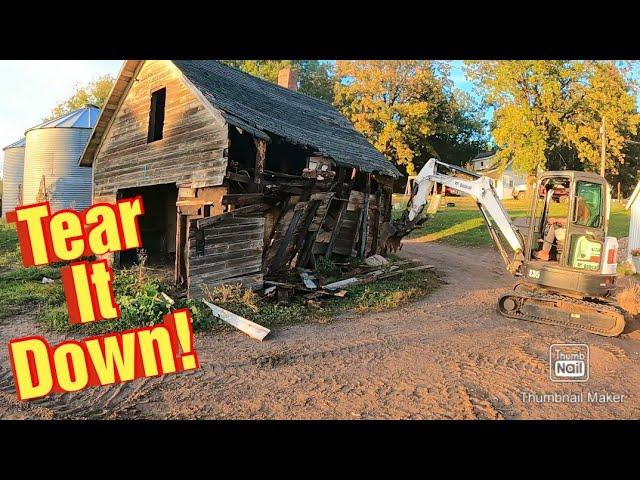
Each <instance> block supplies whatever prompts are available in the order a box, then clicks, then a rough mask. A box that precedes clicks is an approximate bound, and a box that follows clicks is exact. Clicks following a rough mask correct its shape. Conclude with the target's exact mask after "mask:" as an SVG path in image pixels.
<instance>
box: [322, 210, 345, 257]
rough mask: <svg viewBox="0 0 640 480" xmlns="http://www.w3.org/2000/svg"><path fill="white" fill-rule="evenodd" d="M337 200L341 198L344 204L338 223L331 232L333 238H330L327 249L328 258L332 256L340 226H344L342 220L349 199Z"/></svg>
mask: <svg viewBox="0 0 640 480" xmlns="http://www.w3.org/2000/svg"><path fill="white" fill-rule="evenodd" d="M337 200H340V201H341V202H342V205H341V206H340V212H339V213H338V219H337V220H336V224H335V226H334V227H333V231H332V232H331V238H330V239H329V244H328V245H327V250H326V251H325V253H324V254H325V256H326V257H327V258H331V252H332V251H333V247H334V245H335V244H336V240H337V238H338V236H339V232H340V227H342V221H343V220H344V212H345V211H346V210H347V203H348V200H346V199H337Z"/></svg>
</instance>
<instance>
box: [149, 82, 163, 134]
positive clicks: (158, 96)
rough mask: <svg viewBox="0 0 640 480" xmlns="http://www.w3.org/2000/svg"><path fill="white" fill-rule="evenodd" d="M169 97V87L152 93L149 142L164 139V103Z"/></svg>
mask: <svg viewBox="0 0 640 480" xmlns="http://www.w3.org/2000/svg"><path fill="white" fill-rule="evenodd" d="M166 98H167V89H166V88H162V89H160V90H156V91H155V92H153V93H152V94H151V107H150V108H149V132H148V133H147V143H151V142H155V141H156V140H161V139H162V130H163V128H164V105H165V100H166Z"/></svg>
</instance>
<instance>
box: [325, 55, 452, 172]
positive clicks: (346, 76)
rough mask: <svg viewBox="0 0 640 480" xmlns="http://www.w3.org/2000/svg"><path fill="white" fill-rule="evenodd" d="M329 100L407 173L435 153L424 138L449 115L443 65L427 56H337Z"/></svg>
mask: <svg viewBox="0 0 640 480" xmlns="http://www.w3.org/2000/svg"><path fill="white" fill-rule="evenodd" d="M335 71H336V84H335V87H334V97H335V99H334V103H335V105H336V106H337V107H338V108H339V109H340V110H341V111H342V113H343V114H344V115H345V116H346V117H347V118H349V119H350V120H351V122H352V123H353V124H354V126H355V128H356V129H357V130H359V131H360V132H362V133H363V134H364V135H365V136H366V137H367V138H368V139H369V140H370V141H371V142H372V143H373V145H374V146H375V147H376V148H377V149H378V150H379V151H380V152H382V153H383V154H385V155H386V156H387V157H388V158H389V159H391V160H392V161H393V162H394V163H395V164H396V165H398V166H403V167H405V168H406V171H407V173H408V174H409V175H413V174H415V170H416V168H415V163H416V162H415V161H416V159H417V157H423V156H425V155H435V156H437V152H436V150H435V149H434V147H433V145H432V144H431V143H430V142H429V138H430V137H432V136H434V135H437V134H438V133H443V132H444V130H446V129H447V128H450V127H451V126H452V125H453V124H452V123H451V122H449V123H448V122H447V120H446V119H447V118H452V119H453V118H455V114H453V113H452V112H451V107H452V105H453V104H454V102H452V91H451V87H452V85H451V81H450V80H449V77H448V74H449V65H448V64H447V63H446V62H435V61H428V60H338V61H337V62H336V67H335Z"/></svg>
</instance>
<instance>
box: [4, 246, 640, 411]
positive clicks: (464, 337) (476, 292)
mask: <svg viewBox="0 0 640 480" xmlns="http://www.w3.org/2000/svg"><path fill="white" fill-rule="evenodd" d="M402 254H403V255H404V256H406V257H408V258H413V259H416V260H419V261H421V262H424V263H431V264H434V265H436V266H437V268H438V270H439V272H440V274H441V275H442V276H443V278H444V280H445V281H446V282H447V283H446V284H445V285H443V286H442V288H440V289H439V290H437V291H436V292H434V294H432V295H431V296H430V297H429V298H427V299H425V300H422V301H419V302H416V303H413V304H410V305H407V306H405V307H403V308H400V309H398V310H395V311H389V312H382V313H376V314H370V315H365V316H357V315H344V316H342V317H340V318H337V319H334V320H331V321H329V322H328V323H326V324H319V323H309V324H300V325H296V326H292V327H287V328H282V329H274V331H273V332H272V336H271V337H268V339H267V340H266V341H265V342H261V343H258V342H255V341H253V340H251V339H250V338H248V337H246V336H245V335H243V334H241V333H237V332H226V333H224V334H222V335H212V334H198V335H196V337H195V346H196V350H197V351H198V353H199V357H200V364H201V369H199V370H198V371H194V372H188V373H186V372H185V373H180V374H176V375H166V376H163V377H157V378H151V379H140V380H136V381H134V382H129V383H125V384H120V385H115V386H110V387H96V388H91V389H87V390H84V391H81V392H77V393H74V394H62V395H53V396H51V397H48V398H45V399H41V400H36V401H34V402H18V401H17V400H16V399H15V390H14V387H13V378H12V374H11V371H10V369H9V370H7V369H6V368H5V369H2V368H0V418H149V419H156V418H170V419H183V418H299V419H304V418H318V419H322V418H343V419H361V418H363V419H364V418H426V419H430V418H469V419H472V418H473V419H503V418H506V419H510V418H635V417H638V412H639V411H640V402H639V399H638V393H639V392H640V368H638V367H639V366H640V355H638V352H639V351H640V350H639V348H638V343H639V342H637V341H633V340H630V339H626V338H624V339H604V338H600V337H597V338H594V337H593V336H589V335H587V334H583V333H580V332H571V331H565V330H563V329H560V328H556V327H547V326H544V325H538V324H533V323H529V322H520V321H517V320H507V319H504V318H503V317H500V316H499V315H498V314H497V313H496V310H495V302H496V300H497V298H498V296H499V294H500V293H501V292H502V291H504V290H506V289H508V288H511V287H512V281H511V278H510V277H509V276H508V275H503V274H502V273H501V269H500V266H501V264H500V263H499V262H500V259H499V256H498V255H497V254H495V252H493V251H491V250H489V249H477V250H473V252H468V251H467V250H462V249H457V248H452V247H447V246H445V245H438V244H421V243H411V242H409V243H407V244H406V245H405V247H404V248H403V251H402ZM34 329H35V327H34V323H33V321H32V320H30V319H28V318H26V319H24V318H23V319H21V320H19V321H17V322H16V323H15V324H7V323H4V324H0V341H1V342H3V343H4V344H5V345H6V342H8V340H9V339H11V338H15V337H18V336H26V335H32V334H34V331H33V330H34ZM40 334H42V333H40ZM44 336H45V337H46V338H47V339H48V340H49V341H50V342H52V343H56V342H58V341H60V340H61V339H62V338H60V337H59V336H55V335H50V334H46V333H45V334H44ZM564 342H571V343H588V344H589V345H590V346H591V348H592V349H593V364H592V380H590V383H589V385H588V387H590V388H593V389H608V390H610V391H613V392H621V393H626V394H628V395H629V401H628V402H627V403H625V404H622V405H589V404H582V405H546V404H545V405H532V404H525V403H523V400H522V393H523V392H528V391H535V392H547V391H553V390H558V391H562V392H576V391H584V390H585V388H587V387H585V386H584V385H571V386H558V384H552V383H551V382H550V380H549V378H548V375H549V373H548V349H549V346H550V345H551V344H552V343H564ZM4 365H9V363H8V358H7V355H6V350H5V351H0V366H4Z"/></svg>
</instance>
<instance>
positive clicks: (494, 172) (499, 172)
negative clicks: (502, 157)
mask: <svg viewBox="0 0 640 480" xmlns="http://www.w3.org/2000/svg"><path fill="white" fill-rule="evenodd" d="M496 153H497V152H484V153H479V154H478V155H476V156H475V157H474V158H473V159H472V160H471V163H472V164H473V169H474V170H475V171H476V172H478V173H480V174H482V175H485V176H487V177H490V178H492V179H493V180H494V186H495V189H496V192H497V193H498V196H499V197H500V199H501V200H504V199H508V198H514V191H513V190H514V188H515V187H518V186H526V184H527V177H526V175H524V174H521V173H516V172H515V171H514V170H513V160H509V162H507V164H506V165H504V166H503V165H500V164H499V162H497V158H496Z"/></svg>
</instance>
